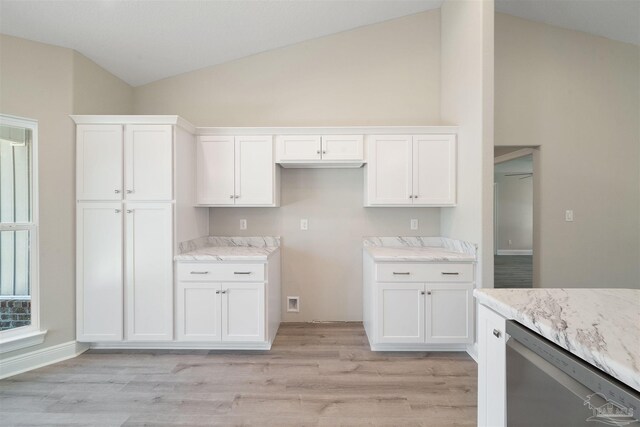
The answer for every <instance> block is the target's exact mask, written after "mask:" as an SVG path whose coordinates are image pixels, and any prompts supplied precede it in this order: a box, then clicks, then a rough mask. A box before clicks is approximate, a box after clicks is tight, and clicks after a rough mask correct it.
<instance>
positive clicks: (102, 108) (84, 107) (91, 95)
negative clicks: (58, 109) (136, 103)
mask: <svg viewBox="0 0 640 427" xmlns="http://www.w3.org/2000/svg"><path fill="white" fill-rule="evenodd" d="M73 111H74V113H76V114H132V113H133V88H132V87H131V86H129V85H128V84H126V83H125V82H123V81H122V80H120V79H119V78H117V77H116V76H114V75H113V74H111V73H109V72H108V71H106V70H105V69H104V68H101V67H100V66H99V65H98V64H96V63H95V62H93V61H92V60H90V59H89V58H87V57H86V56H84V55H82V54H80V53H78V52H73Z"/></svg>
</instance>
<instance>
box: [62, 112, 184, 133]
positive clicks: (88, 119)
mask: <svg viewBox="0 0 640 427" xmlns="http://www.w3.org/2000/svg"><path fill="white" fill-rule="evenodd" d="M69 117H71V119H72V120H73V121H74V122H75V123H76V124H77V125H176V126H179V127H181V128H183V129H185V130H186V131H188V132H190V133H195V131H196V127H195V126H193V125H192V124H191V123H189V122H188V121H186V120H185V119H183V118H182V117H180V116H175V115H158V116H142V115H141V116H135V115H127V116H119V115H111V116H103V115H75V114H74V115H71V116H69Z"/></svg>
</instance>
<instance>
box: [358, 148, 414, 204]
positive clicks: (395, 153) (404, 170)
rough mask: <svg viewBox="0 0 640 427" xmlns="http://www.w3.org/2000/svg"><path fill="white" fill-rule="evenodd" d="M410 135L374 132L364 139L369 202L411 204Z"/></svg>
mask: <svg viewBox="0 0 640 427" xmlns="http://www.w3.org/2000/svg"><path fill="white" fill-rule="evenodd" d="M411 147H412V140H411V136H403V135H391V136H373V137H370V139H369V140H368V143H367V162H368V164H367V180H366V186H367V189H366V191H367V199H368V204H370V205H378V206H383V205H410V204H411V202H412V200H413V198H410V197H409V196H411V195H412V186H411V185H412V184H411V180H412V175H411V167H412V164H411V156H412V152H411V150H412V148H411Z"/></svg>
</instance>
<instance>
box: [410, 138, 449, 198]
mask: <svg viewBox="0 0 640 427" xmlns="http://www.w3.org/2000/svg"><path fill="white" fill-rule="evenodd" d="M455 203H456V138H455V136H454V135H421V136H415V137H414V138H413V204H414V205H423V206H450V205H455Z"/></svg>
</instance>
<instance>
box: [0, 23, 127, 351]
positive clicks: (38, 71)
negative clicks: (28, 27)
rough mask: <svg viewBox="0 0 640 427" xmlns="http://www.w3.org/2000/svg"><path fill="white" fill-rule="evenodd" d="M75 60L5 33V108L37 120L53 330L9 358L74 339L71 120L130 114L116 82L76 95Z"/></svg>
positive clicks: (1, 106)
mask: <svg viewBox="0 0 640 427" xmlns="http://www.w3.org/2000/svg"><path fill="white" fill-rule="evenodd" d="M75 55H76V54H75V53H74V52H73V51H72V50H70V49H65V48H60V47H56V46H51V45H46V44H42V43H36V42H31V41H28V40H24V39H20V38H16V37H10V36H5V35H0V93H1V96H0V111H1V112H2V113H4V114H11V115H16V116H22V117H28V118H32V119H36V120H38V133H39V141H38V145H39V152H38V156H39V187H40V188H39V190H40V191H39V200H40V259H39V263H40V313H41V327H42V328H43V329H47V330H48V333H47V336H46V339H45V342H44V343H43V344H41V345H40V346H37V347H29V348H26V349H24V350H20V351H16V352H10V353H5V354H3V355H2V358H7V357H12V356H14V355H17V354H20V353H26V352H30V351H33V350H37V349H40V348H45V347H50V346H53V345H57V344H61V343H65V342H69V341H73V340H75V136H74V133H75V131H74V126H73V122H72V121H71V119H70V118H69V115H70V114H74V113H79V114H82V113H97V112H103V111H104V109H103V108H102V106H104V105H108V106H110V107H109V108H108V110H109V112H114V113H116V112H121V113H127V112H129V111H130V110H131V105H129V101H127V99H128V98H127V97H126V96H125V97H123V98H122V99H119V100H118V101H112V100H113V99H114V98H113V97H114V92H113V91H112V90H113V89H114V88H115V87H118V86H119V85H117V84H109V85H108V86H106V87H104V90H94V91H91V92H89V91H88V90H86V91H83V93H82V94H76V93H75V87H76V82H75V81H74V76H75V75H76V71H78V68H77V67H76V65H77V63H76V62H75V61H74V57H75ZM80 61H82V62H84V61H83V60H82V59H80ZM87 61H88V60H87ZM87 65H88V67H87ZM80 67H81V70H80V71H79V73H80V74H82V73H84V70H89V72H90V73H91V74H92V76H87V77H85V78H91V79H99V78H101V76H100V75H99V74H100V73H106V71H104V70H102V69H99V67H97V66H95V64H94V65H90V64H86V63H83V64H82V65H80ZM102 77H104V76H102ZM122 85H124V84H122ZM127 87H128V86H120V87H118V89H117V93H126V92H127ZM85 97H88V98H85ZM76 102H77V103H78V105H79V108H77V109H76V108H75V103H76ZM91 105H93V106H94V108H88V106H91Z"/></svg>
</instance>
